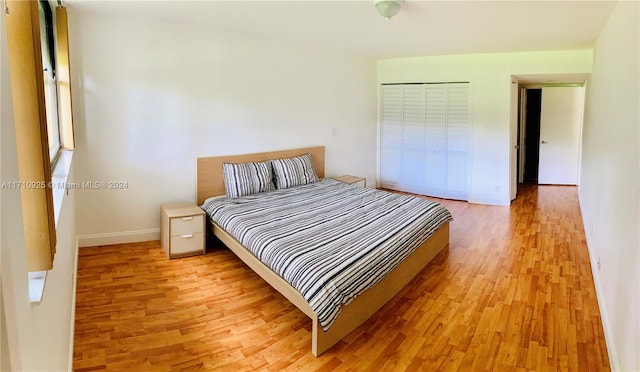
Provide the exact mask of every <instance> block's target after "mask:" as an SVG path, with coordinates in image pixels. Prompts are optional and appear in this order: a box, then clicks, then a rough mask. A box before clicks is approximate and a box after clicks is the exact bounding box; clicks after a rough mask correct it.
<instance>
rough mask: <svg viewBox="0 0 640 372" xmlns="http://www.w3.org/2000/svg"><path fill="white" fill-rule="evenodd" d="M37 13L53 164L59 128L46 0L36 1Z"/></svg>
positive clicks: (50, 15)
mask: <svg viewBox="0 0 640 372" xmlns="http://www.w3.org/2000/svg"><path fill="white" fill-rule="evenodd" d="M38 13H39V16H40V17H39V19H40V47H41V50H42V69H43V81H44V101H45V111H46V116H47V140H48V146H49V160H50V162H51V164H54V163H55V161H56V159H57V156H58V151H60V130H59V123H58V93H57V91H58V86H57V83H56V55H55V50H56V48H55V38H54V23H53V13H52V11H51V6H50V5H49V3H48V2H47V1H45V0H40V1H38Z"/></svg>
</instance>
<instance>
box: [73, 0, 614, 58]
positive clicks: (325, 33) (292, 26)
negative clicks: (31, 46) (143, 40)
mask: <svg viewBox="0 0 640 372" xmlns="http://www.w3.org/2000/svg"><path fill="white" fill-rule="evenodd" d="M64 3H65V4H66V5H67V6H68V7H69V8H70V9H73V10H75V11H77V12H78V14H80V15H81V14H82V13H83V12H101V13H105V12H106V13H109V14H126V15H130V16H144V17H158V18H161V19H171V20H174V21H178V22H189V23H194V22H197V23H205V24H209V25H212V26H214V27H216V28H219V29H223V30H228V31H236V32H242V33H245V34H259V35H262V36H266V37H273V38H277V39H280V40H290V41H296V42H303V43H309V44H312V45H319V46H320V45H322V46H332V47H335V48H338V49H343V50H348V51H351V52H353V53H355V54H359V55H363V56H367V57H371V58H376V59H382V58H394V57H412V56H428V55H444V54H460V53H488V52H507V51H536V50H563V49H567V50H568V49H585V48H593V46H594V45H595V42H596V39H597V37H598V35H599V33H600V31H601V30H602V28H603V26H604V24H605V22H606V20H607V18H608V17H609V14H610V13H611V10H612V9H613V7H614V5H615V1H612V0H606V1H584V0H583V1H541V0H538V1H516V0H512V1H412V0H408V1H404V2H403V4H402V8H401V9H400V12H399V13H398V15H396V16H395V17H394V18H392V19H391V20H390V21H386V20H385V19H384V18H382V17H381V16H380V15H378V14H377V12H376V9H375V7H374V5H373V0H357V1H344V0H342V1H340V0H338V1H240V0H235V1H185V0H174V1H126V2H123V1H114V0H106V1H105V0H103V1H83V0H67V1H64Z"/></svg>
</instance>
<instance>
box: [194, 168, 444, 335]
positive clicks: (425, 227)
mask: <svg viewBox="0 0 640 372" xmlns="http://www.w3.org/2000/svg"><path fill="white" fill-rule="evenodd" d="M202 208H203V209H204V210H205V211H206V212H207V214H208V216H209V218H210V219H211V220H212V221H214V222H216V223H217V224H218V225H219V226H220V227H222V228H223V229H224V230H225V231H227V232H228V233H229V234H230V235H232V236H233V237H235V238H236V240H238V241H239V242H240V243H241V244H242V245H243V246H244V247H245V248H247V249H248V250H249V251H251V252H252V253H253V254H254V255H255V256H256V257H257V258H258V259H260V261H262V262H263V263H264V264H265V265H267V266H268V267H269V268H271V270H273V271H274V272H276V273H277V274H279V275H280V276H281V277H282V278H284V279H285V280H286V281H287V282H288V283H289V284H290V285H291V286H292V287H294V288H296V289H297V290H298V291H299V292H300V294H302V296H303V297H304V298H305V299H306V300H307V301H308V302H309V304H310V305H311V308H312V309H313V310H314V311H315V313H316V314H317V315H318V320H319V322H320V324H321V326H322V328H323V329H324V330H325V331H327V330H328V329H329V327H331V325H332V324H333V322H334V321H335V319H336V317H337V316H338V314H339V312H340V308H341V306H344V305H347V304H348V303H349V302H351V301H352V300H353V299H354V298H356V297H357V296H358V295H360V294H361V293H362V292H364V291H365V290H366V289H368V288H370V287H372V286H374V285H375V284H376V283H377V282H379V281H380V280H381V279H382V278H384V276H385V275H386V274H387V273H389V272H390V271H391V270H393V269H394V268H395V267H396V266H397V265H398V264H400V263H401V262H402V261H403V260H404V259H405V258H406V257H407V256H409V255H410V254H411V253H412V252H413V251H414V250H415V249H416V248H417V247H418V246H420V244H422V243H423V242H424V241H425V240H427V238H429V236H431V235H432V234H433V233H434V232H435V231H436V230H437V229H438V228H439V227H440V226H442V225H443V224H444V223H446V222H449V221H451V220H452V217H451V214H450V213H449V211H448V210H447V209H446V208H445V207H444V206H442V205H441V204H438V203H435V202H432V201H429V200H425V199H420V198H416V197H412V196H406V195H400V194H392V193H388V192H384V191H380V190H375V189H366V188H361V187H357V186H354V185H347V184H345V183H342V182H338V181H335V180H332V179H324V180H322V181H320V182H317V183H312V184H308V185H303V186H297V187H293V188H290V189H284V190H276V191H271V192H266V193H260V194H254V195H249V196H245V197H242V198H235V199H228V198H212V199H209V200H207V201H205V203H204V204H203V205H202Z"/></svg>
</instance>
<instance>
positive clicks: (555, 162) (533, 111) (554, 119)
mask: <svg viewBox="0 0 640 372" xmlns="http://www.w3.org/2000/svg"><path fill="white" fill-rule="evenodd" d="M517 91H518V93H517V94H516V96H517V103H516V104H517V108H518V114H517V124H516V129H517V138H516V139H515V148H516V149H517V151H516V159H515V160H516V164H515V165H516V172H515V175H514V178H515V179H514V183H516V187H515V189H516V193H517V189H518V188H519V186H520V184H523V183H528V184H551V185H577V184H578V176H579V164H580V144H581V136H582V116H583V115H582V114H583V102H584V94H583V92H584V86H583V83H563V84H549V83H546V84H545V83H542V84H541V83H528V84H518V90H517ZM514 98H515V97H514ZM514 194H515V193H514ZM515 196H516V195H513V194H512V200H513V199H515Z"/></svg>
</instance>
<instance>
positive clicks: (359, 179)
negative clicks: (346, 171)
mask: <svg viewBox="0 0 640 372" xmlns="http://www.w3.org/2000/svg"><path fill="white" fill-rule="evenodd" d="M333 179H334V180H336V181H340V182H344V183H348V184H349V185H352V184H354V183H359V182H362V187H367V179H366V178H364V177H358V176H350V175H344V176H338V177H333Z"/></svg>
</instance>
